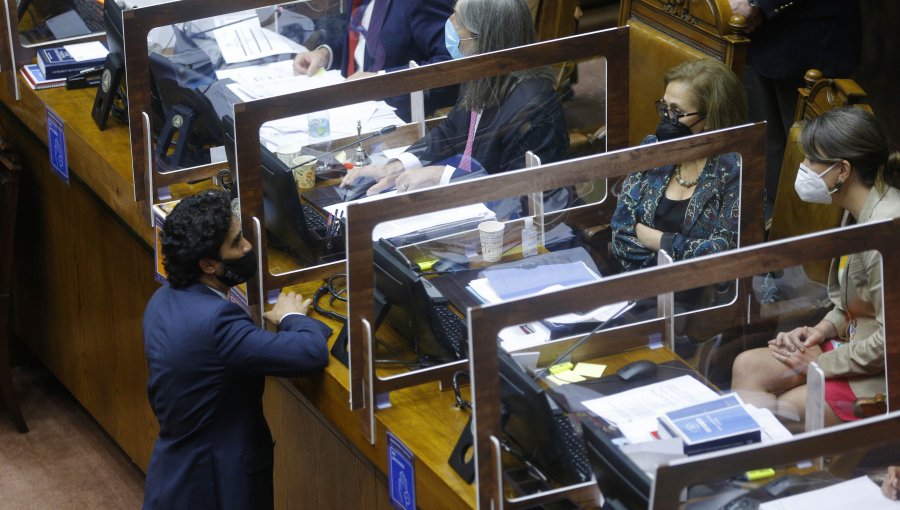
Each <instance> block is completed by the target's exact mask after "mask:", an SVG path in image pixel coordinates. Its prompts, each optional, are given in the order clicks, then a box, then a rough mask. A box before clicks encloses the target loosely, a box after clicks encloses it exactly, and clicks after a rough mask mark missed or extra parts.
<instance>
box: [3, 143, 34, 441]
mask: <svg viewBox="0 0 900 510" xmlns="http://www.w3.org/2000/svg"><path fill="white" fill-rule="evenodd" d="M21 170H22V167H21V165H20V163H19V158H18V155H17V153H16V152H15V151H14V150H13V149H12V147H10V146H9V145H8V144H6V143H5V142H3V141H0V394H2V397H3V400H4V402H5V403H6V408H7V409H8V410H9V413H10V415H11V416H12V419H13V422H14V423H15V425H16V429H18V431H19V432H28V426H27V425H26V424H25V418H23V417H22V411H21V410H20V409H19V402H18V400H17V399H16V394H15V388H14V387H13V382H12V373H11V366H10V352H9V343H10V342H9V341H10V337H11V336H12V332H11V328H10V308H11V306H12V299H11V294H12V290H11V289H12V267H13V264H12V263H13V260H12V259H13V241H14V239H15V227H16V205H17V198H18V191H19V175H20V173H21Z"/></svg>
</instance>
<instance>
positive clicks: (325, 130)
mask: <svg viewBox="0 0 900 510" xmlns="http://www.w3.org/2000/svg"><path fill="white" fill-rule="evenodd" d="M306 119H307V123H308V124H309V143H321V142H330V141H331V119H330V118H329V116H328V110H322V111H320V112H313V113H308V114H306Z"/></svg>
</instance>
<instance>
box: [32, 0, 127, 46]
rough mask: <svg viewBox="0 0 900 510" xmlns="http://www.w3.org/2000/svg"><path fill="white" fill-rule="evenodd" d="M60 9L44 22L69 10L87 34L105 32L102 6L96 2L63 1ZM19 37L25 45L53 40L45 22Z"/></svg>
mask: <svg viewBox="0 0 900 510" xmlns="http://www.w3.org/2000/svg"><path fill="white" fill-rule="evenodd" d="M110 1H112V0H110ZM60 7H61V8H60V9H59V10H58V11H56V12H55V14H52V15H49V16H47V17H46V18H44V19H45V20H46V19H47V18H52V17H53V16H57V15H59V14H63V13H65V12H67V11H70V10H71V11H75V13H76V14H77V15H78V17H79V18H81V20H82V21H83V22H84V25H85V26H86V27H87V28H88V30H89V32H88V33H90V34H93V33H98V32H105V31H106V22H105V21H104V20H103V4H102V3H100V2H97V0H65V2H61V5H60ZM32 12H33V11H32ZM19 35H20V36H21V37H22V38H23V39H24V40H25V41H26V42H27V43H33V44H36V43H42V42H46V41H52V40H54V39H55V37H54V35H53V32H51V31H50V27H48V26H47V23H46V22H40V23H35V25H34V27H33V28H30V29H28V30H23V31H21V32H20V33H19ZM85 35H87V34H85Z"/></svg>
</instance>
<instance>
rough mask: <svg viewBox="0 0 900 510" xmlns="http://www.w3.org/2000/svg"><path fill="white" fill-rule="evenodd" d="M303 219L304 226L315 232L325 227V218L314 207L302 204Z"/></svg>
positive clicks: (322, 230)
mask: <svg viewBox="0 0 900 510" xmlns="http://www.w3.org/2000/svg"><path fill="white" fill-rule="evenodd" d="M302 207H303V221H304V223H305V224H306V228H307V229H308V230H311V231H316V232H325V228H326V227H327V223H326V221H325V218H324V217H322V215H321V214H320V213H319V211H318V210H316V208H314V207H312V206H309V205H306V204H303V205H302Z"/></svg>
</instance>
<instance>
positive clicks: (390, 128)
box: [291, 125, 397, 170]
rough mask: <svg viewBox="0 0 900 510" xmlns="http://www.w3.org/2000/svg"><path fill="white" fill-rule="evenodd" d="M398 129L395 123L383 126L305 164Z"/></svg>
mask: <svg viewBox="0 0 900 510" xmlns="http://www.w3.org/2000/svg"><path fill="white" fill-rule="evenodd" d="M396 130H397V126H394V125H390V126H385V127H383V128H381V129H380V130H378V132H377V133H372V134H371V135H368V136H364V137H362V138H360V139H358V140H354V141H352V142H350V143H348V144H347V145H341V146H340V147H338V148H337V149H334V150H330V151H328V152H326V153H325V154H322V155H321V156H317V157H316V159H312V160H309V161H304V162H303V164H304V165H308V164H310V163H312V162H313V161H318V160H320V159H322V158H324V157H325V156H330V155H332V154H335V153H337V152H339V151H342V150H344V149H346V148H347V147H352V146H354V145H356V144H358V143H362V142H365V141H366V140H371V139H372V138H375V137H376V136H381V135H386V134H388V133H393V132H394V131H396ZM297 166H302V165H297ZM294 168H297V167H291V170H293V169H294Z"/></svg>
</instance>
